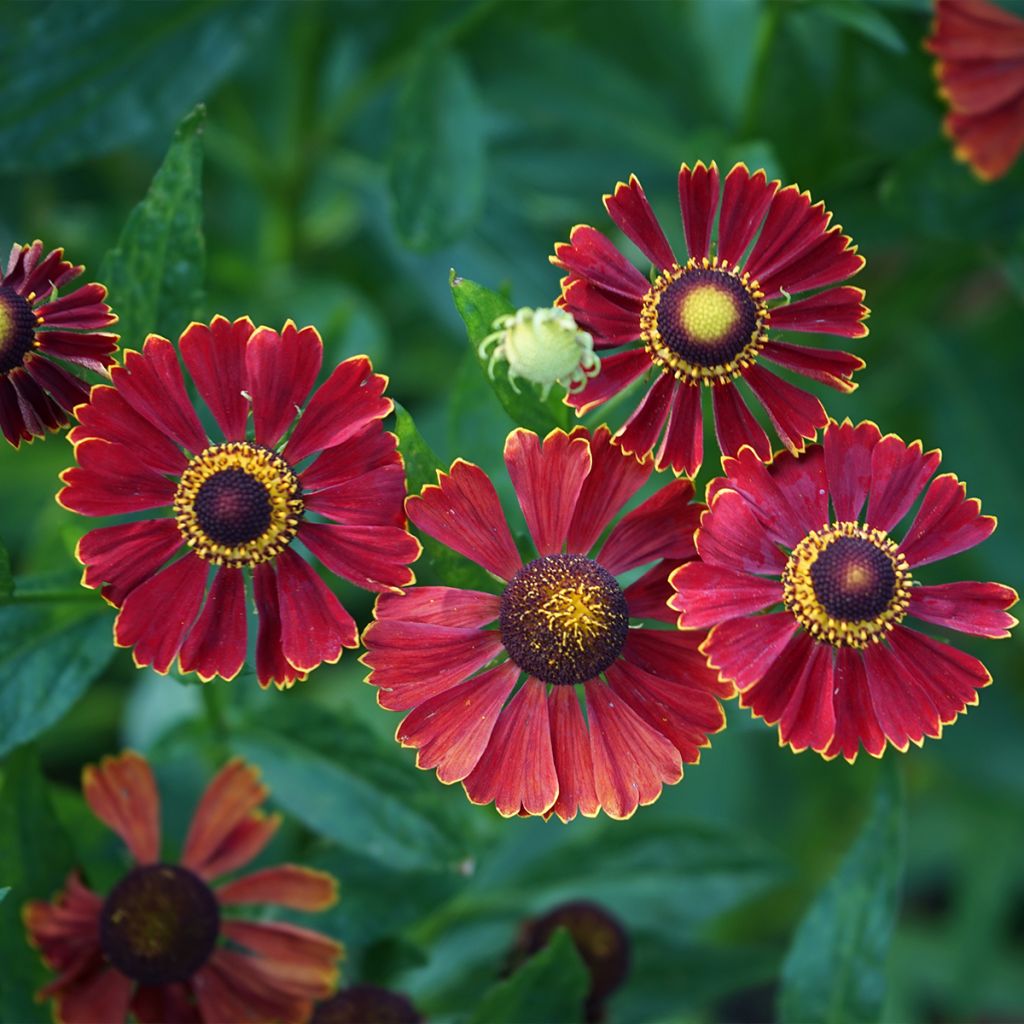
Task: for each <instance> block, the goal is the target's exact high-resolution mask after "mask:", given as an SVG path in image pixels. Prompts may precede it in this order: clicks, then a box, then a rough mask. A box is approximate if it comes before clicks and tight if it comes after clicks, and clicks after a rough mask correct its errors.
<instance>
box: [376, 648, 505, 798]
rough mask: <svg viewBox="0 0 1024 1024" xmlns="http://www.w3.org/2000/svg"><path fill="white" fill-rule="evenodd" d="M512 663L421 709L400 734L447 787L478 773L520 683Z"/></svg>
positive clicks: (409, 717)
mask: <svg viewBox="0 0 1024 1024" xmlns="http://www.w3.org/2000/svg"><path fill="white" fill-rule="evenodd" d="M519 674H520V670H519V667H518V666H517V665H515V664H513V663H512V662H511V661H506V662H505V663H504V664H501V665H497V666H495V667H494V668H492V669H488V670H487V671H486V672H482V673H480V675H478V676H474V677H473V678H472V679H467V680H466V681H465V682H463V683H458V684H457V685H455V686H453V687H451V689H448V690H445V691H444V692H443V693H439V694H438V695H437V696H435V697H432V698H430V699H429V700H426V701H424V702H423V703H422V704H418V705H417V706H416V707H415V708H414V709H413V711H411V712H410V713H409V714H408V715H407V716H406V717H405V719H404V721H403V722H402V724H401V725H400V726H399V727H398V731H397V732H396V733H395V738H396V739H397V740H398V742H399V743H401V744H402V746H403V747H415V748H417V749H418V750H419V753H418V754H417V756H416V765H417V767H419V768H423V769H426V770H429V769H431V768H436V769H437V777H438V778H439V779H440V780H441V781H442V782H444V783H448V784H450V783H453V782H461V781H462V780H463V779H464V778H466V776H467V775H469V774H470V772H472V771H473V769H474V768H476V766H477V764H478V762H479V761H480V758H481V757H482V756H483V753H484V750H485V749H486V748H487V744H488V743H489V741H490V739H491V734H492V733H493V731H494V725H495V723H496V722H497V720H498V714H499V712H500V711H501V709H502V707H503V706H504V704H505V701H506V700H507V699H508V695H509V694H510V693H511V692H512V687H513V686H515V683H516V680H517V679H518V678H519Z"/></svg>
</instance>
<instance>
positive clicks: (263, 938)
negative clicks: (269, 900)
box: [221, 919, 342, 994]
mask: <svg viewBox="0 0 1024 1024" xmlns="http://www.w3.org/2000/svg"><path fill="white" fill-rule="evenodd" d="M221 931H222V932H223V933H224V935H226V936H227V937H228V938H229V939H231V940H232V941H233V942H237V943H238V944H239V945H240V946H244V947H246V948H247V949H250V950H252V951H253V952H254V953H258V954H259V955H260V957H261V959H264V960H269V961H271V962H273V963H274V965H275V966H279V967H285V966H287V967H289V968H292V970H291V971H290V972H288V973H289V974H292V976H293V977H294V978H295V979H296V980H298V978H299V977H301V978H303V981H302V982H300V984H301V985H303V986H305V985H308V984H313V985H315V986H317V987H319V986H320V985H321V984H323V983H324V982H325V981H327V980H329V979H331V978H334V977H335V976H336V974H337V962H338V958H339V957H340V956H341V953H342V945H341V943H340V942H338V941H337V940H336V939H332V938H330V937H329V936H327V935H323V934H321V933H320V932H316V931H313V930H312V929H310V928H301V927H299V926H298V925H294V924H285V923H283V922H281V923H278V922H275V923H270V922H264V921H241V920H237V919H235V920H230V921H224V922H222V924H221ZM296 994H299V993H296ZM311 994H312V993H311Z"/></svg>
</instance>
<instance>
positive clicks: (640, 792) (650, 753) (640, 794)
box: [586, 680, 683, 819]
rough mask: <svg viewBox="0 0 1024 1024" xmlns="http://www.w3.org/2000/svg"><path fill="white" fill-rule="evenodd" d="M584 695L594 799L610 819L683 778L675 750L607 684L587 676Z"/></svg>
mask: <svg viewBox="0 0 1024 1024" xmlns="http://www.w3.org/2000/svg"><path fill="white" fill-rule="evenodd" d="M586 695H587V721H588V722H589V724H590V754H591V757H592V758H593V763H594V787H595V790H596V792H597V797H598V799H599V800H600V801H601V807H602V808H603V809H604V812H605V814H607V815H608V816H609V817H610V818H619V819H622V818H628V817H630V816H631V815H632V814H633V813H634V812H635V811H636V809H637V807H642V806H646V805H647V804H652V803H654V801H655V800H657V799H658V797H659V796H660V795H661V787H662V785H663V784H671V783H673V782H678V781H679V780H680V779H681V778H682V777H683V767H682V761H681V758H680V756H679V751H678V750H676V748H675V747H674V746H672V744H671V743H670V742H669V740H667V739H666V738H665V737H664V736H662V734H661V733H660V732H657V731H656V730H655V729H652V728H651V727H650V726H649V725H648V724H647V723H646V722H645V721H644V720H643V719H642V718H641V717H640V716H639V715H638V714H637V713H636V712H635V711H634V710H633V709H632V708H631V707H629V705H628V704H626V702H625V701H624V700H623V699H622V698H621V697H619V696H618V695H617V694H615V692H614V691H613V690H612V689H611V688H610V687H609V686H606V685H605V684H604V683H599V682H597V681H596V680H590V681H589V682H587V683H586Z"/></svg>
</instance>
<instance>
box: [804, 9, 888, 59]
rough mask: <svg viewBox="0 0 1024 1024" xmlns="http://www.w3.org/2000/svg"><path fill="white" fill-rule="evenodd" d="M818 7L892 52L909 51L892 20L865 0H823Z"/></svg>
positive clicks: (840, 22)
mask: <svg viewBox="0 0 1024 1024" xmlns="http://www.w3.org/2000/svg"><path fill="white" fill-rule="evenodd" d="M816 9H817V10H819V11H821V13H822V14H824V15H826V16H827V17H829V18H831V19H832V20H833V21H837V22H839V24H841V25H843V26H844V27H845V28H849V29H852V30H853V31H854V32H856V33H858V34H859V35H861V36H863V37H864V38H865V39H870V40H871V41H872V42H873V43H878V45H879V46H881V47H883V48H884V49H886V50H889V51H890V52H891V53H900V54H903V53H906V52H907V44H906V43H905V42H904V41H903V37H902V36H901V35H900V34H899V32H897V31H896V29H895V27H894V26H893V24H892V22H891V21H889V19H888V18H887V17H886V16H885V15H884V14H882V12H881V11H880V10H878V9H877V8H876V7H873V6H872V5H871V4H868V3H865V2H864V0H822V2H820V3H819V4H818V5H817V7H816Z"/></svg>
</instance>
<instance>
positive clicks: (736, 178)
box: [705, 164, 779, 264]
mask: <svg viewBox="0 0 1024 1024" xmlns="http://www.w3.org/2000/svg"><path fill="white" fill-rule="evenodd" d="M778 188H779V183H778V182H777V181H773V182H771V183H769V182H768V179H767V175H766V174H765V173H764V171H758V172H757V173H756V174H751V173H750V171H749V170H748V169H747V167H746V165H744V164H736V166H735V167H733V169H732V170H731V171H730V172H729V173H728V174H727V175H726V178H725V189H724V191H723V194H722V213H721V215H720V216H719V218H718V258H719V259H721V260H728V262H729V263H732V264H736V263H738V262H739V260H740V258H741V257H742V256H743V254H744V253H745V252H746V251H747V247H748V246H749V245H750V243H751V242H752V241H753V240H754V235H756V234H757V230H758V228H760V226H761V222H762V221H763V220H764V215H765V213H766V212H767V210H768V207H769V206H770V205H771V201H772V197H773V196H774V195H775V193H776V191H778ZM706 249H707V246H705V251H706Z"/></svg>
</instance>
